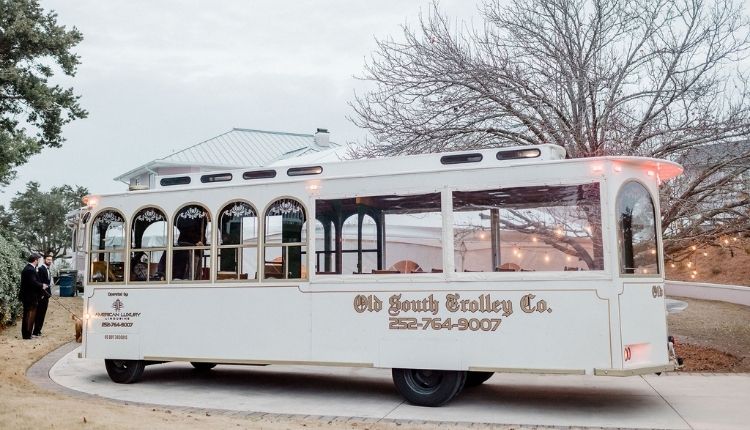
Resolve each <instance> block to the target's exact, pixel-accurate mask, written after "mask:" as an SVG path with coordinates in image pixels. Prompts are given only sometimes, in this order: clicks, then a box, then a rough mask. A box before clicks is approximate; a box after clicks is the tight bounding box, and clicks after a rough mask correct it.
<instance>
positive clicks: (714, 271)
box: [711, 267, 721, 275]
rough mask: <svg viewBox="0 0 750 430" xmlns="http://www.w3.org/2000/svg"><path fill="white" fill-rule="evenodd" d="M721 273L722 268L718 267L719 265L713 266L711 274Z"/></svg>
mask: <svg viewBox="0 0 750 430" xmlns="http://www.w3.org/2000/svg"><path fill="white" fill-rule="evenodd" d="M719 273H721V269H720V268H718V267H712V268H711V274H713V275H718V274H719Z"/></svg>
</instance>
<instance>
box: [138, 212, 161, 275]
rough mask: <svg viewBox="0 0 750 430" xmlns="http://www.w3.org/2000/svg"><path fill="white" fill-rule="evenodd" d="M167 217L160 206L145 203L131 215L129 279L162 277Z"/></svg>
mask: <svg viewBox="0 0 750 430" xmlns="http://www.w3.org/2000/svg"><path fill="white" fill-rule="evenodd" d="M166 264H167V217H166V215H165V214H164V212H162V211H161V209H158V208H155V207H147V208H143V209H141V210H139V211H138V212H137V213H136V214H135V216H134V217H133V225H132V226H131V227H130V278H129V280H130V282H145V281H152V282H159V281H165V280H166V279H167V276H166V272H167V270H166Z"/></svg>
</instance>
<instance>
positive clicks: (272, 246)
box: [263, 198, 307, 279]
mask: <svg viewBox="0 0 750 430" xmlns="http://www.w3.org/2000/svg"><path fill="white" fill-rule="evenodd" d="M306 220H307V216H306V212H305V207H304V206H303V205H302V203H300V202H299V201H297V200H294V199H291V198H282V199H278V200H276V201H275V202H273V203H272V204H271V205H270V206H268V209H266V213H265V224H264V226H265V229H264V233H265V235H264V238H265V241H264V244H263V262H264V265H263V273H264V278H265V279H304V278H307V234H306V232H305V231H304V230H305V229H306V228H307V224H306V222H305V221H306Z"/></svg>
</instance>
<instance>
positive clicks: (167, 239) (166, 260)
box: [126, 204, 171, 285]
mask: <svg viewBox="0 0 750 430" xmlns="http://www.w3.org/2000/svg"><path fill="white" fill-rule="evenodd" d="M144 209H157V210H159V211H161V214H162V215H163V216H164V222H165V223H166V232H165V235H164V239H165V246H164V247H154V248H143V247H141V248H133V247H132V245H133V244H132V236H131V234H128V267H127V269H128V271H127V274H126V275H127V276H126V279H127V283H128V284H131V283H135V285H144V284H146V283H147V284H167V283H169V276H167V275H169V274H170V273H171V271H170V270H169V268H170V267H169V266H170V264H169V263H170V259H171V258H170V256H171V253H170V252H169V244H170V241H171V236H170V234H169V232H170V229H169V227H170V226H171V222H170V220H169V218H168V216H167V211H165V210H164V209H163V208H162V207H161V206H159V205H153V204H148V205H143V206H141V207H139V208H137V209H136V210H135V211H133V217H132V220H131V221H130V226H129V227H130V230H129V233H131V232H132V231H133V225H132V224H133V223H135V220H136V215H138V214H139V213H140V212H141V211H143V210H144ZM144 233H145V230H144ZM155 251H164V253H165V254H166V256H165V258H164V270H165V272H166V273H164V280H163V281H151V280H145V281H133V280H131V279H130V269H131V267H130V266H132V265H131V264H130V262H131V258H132V257H131V254H132V253H133V252H148V253H151V252H155ZM150 261H151V260H150V259H149V264H150Z"/></svg>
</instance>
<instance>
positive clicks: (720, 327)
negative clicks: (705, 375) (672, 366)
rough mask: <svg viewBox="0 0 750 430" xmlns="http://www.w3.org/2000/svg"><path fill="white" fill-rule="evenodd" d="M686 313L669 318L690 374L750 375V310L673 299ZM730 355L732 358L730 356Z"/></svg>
mask: <svg viewBox="0 0 750 430" xmlns="http://www.w3.org/2000/svg"><path fill="white" fill-rule="evenodd" d="M673 298H675V299H678V300H682V301H685V302H687V303H688V307H687V309H685V310H684V311H682V312H680V313H677V314H670V315H669V317H668V318H667V322H668V324H669V333H670V334H672V335H674V336H675V339H676V340H677V342H678V345H677V353H678V355H681V356H683V357H684V358H685V359H686V360H688V361H689V363H687V364H686V366H685V367H686V370H688V371H691V370H692V371H709V372H750V307H748V306H742V305H735V304H731V303H724V302H716V301H711V300H697V299H688V298H684V297H673ZM727 354H729V355H727Z"/></svg>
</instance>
